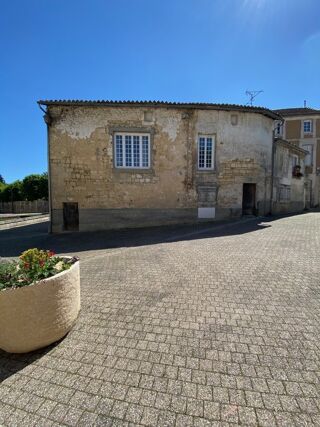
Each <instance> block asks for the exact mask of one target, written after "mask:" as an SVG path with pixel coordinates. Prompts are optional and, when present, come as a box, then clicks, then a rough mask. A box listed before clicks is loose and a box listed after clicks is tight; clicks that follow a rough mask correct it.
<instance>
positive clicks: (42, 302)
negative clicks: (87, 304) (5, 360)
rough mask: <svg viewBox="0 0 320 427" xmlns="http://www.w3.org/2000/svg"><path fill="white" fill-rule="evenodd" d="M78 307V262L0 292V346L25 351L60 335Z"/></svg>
mask: <svg viewBox="0 0 320 427" xmlns="http://www.w3.org/2000/svg"><path fill="white" fill-rule="evenodd" d="M79 310H80V268H79V261H77V262H76V263H75V264H73V265H72V266H71V267H70V268H69V270H65V271H63V272H61V273H58V274H56V275H55V276H53V277H50V278H48V279H44V280H41V281H40V282H37V283H35V284H32V285H29V286H24V287H22V288H16V289H10V288H9V289H5V290H2V291H1V292H0V348H1V349H2V350H5V351H7V352H9V353H27V352H29V351H33V350H36V349H39V348H42V347H45V346H47V345H49V344H52V343H53V342H55V341H57V340H59V339H60V338H62V337H64V336H65V335H66V334H67V333H68V332H69V331H70V329H71V328H72V327H73V325H74V324H75V322H76V319H77V317H78V314H79Z"/></svg>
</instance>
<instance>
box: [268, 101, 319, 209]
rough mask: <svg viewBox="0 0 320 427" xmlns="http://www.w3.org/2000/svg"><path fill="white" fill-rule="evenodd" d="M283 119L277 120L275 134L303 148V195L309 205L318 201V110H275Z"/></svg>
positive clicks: (315, 204) (317, 203)
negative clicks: (304, 155) (304, 152)
mask: <svg viewBox="0 0 320 427" xmlns="http://www.w3.org/2000/svg"><path fill="white" fill-rule="evenodd" d="M275 112H276V113H278V114H280V115H281V116H282V117H283V119H284V121H283V122H281V121H278V122H277V123H276V127H275V136H276V137H279V138H282V139H285V140H287V141H288V142H290V143H291V144H293V145H295V146H297V147H300V148H302V149H303V150H305V151H306V152H307V153H306V157H305V167H304V172H303V173H304V177H305V188H306V190H305V193H306V194H305V197H306V200H309V202H310V203H309V204H310V205H311V207H318V206H319V203H320V110H316V109H313V108H306V107H304V108H285V109H280V110H275Z"/></svg>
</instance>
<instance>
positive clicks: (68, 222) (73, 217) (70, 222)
mask: <svg viewBox="0 0 320 427" xmlns="http://www.w3.org/2000/svg"><path fill="white" fill-rule="evenodd" d="M63 228H64V230H66V231H78V230H79V209H78V203H76V202H68V203H64V204H63Z"/></svg>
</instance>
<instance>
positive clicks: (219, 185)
mask: <svg viewBox="0 0 320 427" xmlns="http://www.w3.org/2000/svg"><path fill="white" fill-rule="evenodd" d="M39 104H40V106H41V108H42V109H43V110H44V111H45V120H46V123H47V125H48V157H49V175H50V210H51V226H52V231H53V232H62V231H68V230H80V231H81V230H100V229H114V228H123V227H136V226H150V225H160V224H171V223H186V222H194V221H198V220H200V221H201V220H221V219H227V218H234V217H239V216H241V215H242V214H258V215H265V214H267V213H270V212H271V210H272V198H273V181H272V180H273V176H272V175H273V174H272V169H273V132H274V121H275V120H280V119H281V117H280V116H279V115H278V114H277V113H275V112H273V111H270V110H268V109H264V108H259V107H246V106H237V105H219V104H178V103H164V102H109V101H100V102H99V101H96V102H88V101H87V102H86V101H39Z"/></svg>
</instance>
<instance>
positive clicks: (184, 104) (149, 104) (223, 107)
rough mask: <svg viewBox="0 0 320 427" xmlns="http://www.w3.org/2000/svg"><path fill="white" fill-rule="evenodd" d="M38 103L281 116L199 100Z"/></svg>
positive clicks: (250, 108) (279, 117) (252, 108)
mask: <svg viewBox="0 0 320 427" xmlns="http://www.w3.org/2000/svg"><path fill="white" fill-rule="evenodd" d="M38 104H39V105H45V106H52V105H58V106H59V105H60V106H99V105H104V106H110V107H121V106H128V107H130V106H132V107H136V106H145V107H168V108H186V109H196V108H198V109H210V110H224V111H243V112H252V113H258V114H263V115H264V116H267V117H269V118H271V119H273V120H279V119H281V118H282V117H281V116H280V115H279V114H278V113H276V112H275V111H272V110H269V109H267V108H264V107H255V106H248V105H238V104H213V103H201V102H194V103H191V102H190V103H188V102H167V101H112V100H97V101H86V100H39V101H38Z"/></svg>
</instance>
